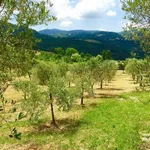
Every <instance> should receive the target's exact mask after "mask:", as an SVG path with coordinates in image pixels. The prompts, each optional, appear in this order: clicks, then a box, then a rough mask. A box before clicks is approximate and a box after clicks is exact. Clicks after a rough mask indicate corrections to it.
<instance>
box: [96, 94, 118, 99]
mask: <svg viewBox="0 0 150 150" xmlns="http://www.w3.org/2000/svg"><path fill="white" fill-rule="evenodd" d="M95 96H96V98H118V97H119V94H107V93H106V94H105V93H97V94H95Z"/></svg>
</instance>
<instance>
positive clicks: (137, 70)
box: [125, 57, 150, 89]
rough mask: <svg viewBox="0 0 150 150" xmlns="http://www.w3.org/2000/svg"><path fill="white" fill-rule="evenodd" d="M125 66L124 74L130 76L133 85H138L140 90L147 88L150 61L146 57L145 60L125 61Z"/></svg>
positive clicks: (149, 81)
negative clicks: (133, 82)
mask: <svg viewBox="0 0 150 150" xmlns="http://www.w3.org/2000/svg"><path fill="white" fill-rule="evenodd" d="M125 64H126V66H125V70H126V72H127V73H129V74H131V75H132V79H133V80H134V81H135V83H138V84H139V86H140V87H141V88H142V89H145V87H148V86H149V84H150V76H149V73H150V60H149V58H148V57H147V58H145V59H135V58H133V59H127V60H126V61H125Z"/></svg>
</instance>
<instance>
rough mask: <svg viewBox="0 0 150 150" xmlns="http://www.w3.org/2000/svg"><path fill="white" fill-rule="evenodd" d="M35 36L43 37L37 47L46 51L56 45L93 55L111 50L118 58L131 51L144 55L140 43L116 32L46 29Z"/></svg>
mask: <svg viewBox="0 0 150 150" xmlns="http://www.w3.org/2000/svg"><path fill="white" fill-rule="evenodd" d="M35 36H36V37H37V38H38V39H41V42H40V43H39V44H38V45H37V47H36V49H39V50H44V51H53V50H54V48H56V47H62V48H64V49H66V48H67V47H74V48H76V49H77V50H78V51H79V52H83V53H89V54H92V55H97V54H100V53H101V52H102V51H103V50H110V51H111V52H112V55H113V58H114V59H117V60H122V59H126V58H127V57H130V53H131V51H132V52H134V53H137V57H139V58H140V57H143V52H142V50H141V49H140V47H139V45H138V44H136V43H134V42H133V41H129V40H126V39H125V38H124V37H123V36H122V34H119V33H115V32H105V31H85V30H72V31H65V30H58V29H46V30H41V31H39V32H36V33H35Z"/></svg>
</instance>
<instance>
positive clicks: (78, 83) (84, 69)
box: [73, 62, 92, 105]
mask: <svg viewBox="0 0 150 150" xmlns="http://www.w3.org/2000/svg"><path fill="white" fill-rule="evenodd" d="M73 73H74V84H75V88H76V92H77V94H78V95H79V97H80V99H81V105H83V104H84V93H85V92H89V93H91V87H92V86H91V84H92V80H89V68H88V65H87V63H86V62H79V63H75V64H73Z"/></svg>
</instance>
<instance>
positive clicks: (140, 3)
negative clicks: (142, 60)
mask: <svg viewBox="0 0 150 150" xmlns="http://www.w3.org/2000/svg"><path fill="white" fill-rule="evenodd" d="M120 1H121V4H122V9H123V10H124V11H125V12H126V15H125V19H126V22H128V23H127V24H126V27H125V30H126V31H127V32H126V33H127V35H128V37H129V38H131V39H134V40H138V41H140V44H141V47H142V49H143V50H144V51H149V50H150V11H149V8H150V1H149V0H120Z"/></svg>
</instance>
